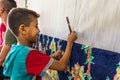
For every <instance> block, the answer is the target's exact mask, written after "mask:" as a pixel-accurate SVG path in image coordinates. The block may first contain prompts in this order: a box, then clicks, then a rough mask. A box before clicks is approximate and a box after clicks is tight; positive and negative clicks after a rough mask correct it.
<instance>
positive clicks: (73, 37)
mask: <svg viewBox="0 0 120 80" xmlns="http://www.w3.org/2000/svg"><path fill="white" fill-rule="evenodd" d="M76 39H77V33H76V32H75V31H73V32H71V33H70V34H69V35H68V38H67V41H68V42H70V43H73V42H74V41H75V40H76Z"/></svg>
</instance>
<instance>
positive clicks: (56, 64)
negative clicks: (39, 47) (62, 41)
mask: <svg viewBox="0 0 120 80" xmlns="http://www.w3.org/2000/svg"><path fill="white" fill-rule="evenodd" d="M76 39H77V34H76V33H75V32H71V33H70V35H69V36H68V39H67V46H66V50H65V53H64V55H63V56H62V58H61V59H60V60H59V61H57V60H54V61H53V63H52V65H51V66H50V67H49V68H50V69H54V70H60V71H63V70H64V69H66V66H67V65H68V62H69V58H70V53H71V49H72V45H73V42H74V41H75V40H76Z"/></svg>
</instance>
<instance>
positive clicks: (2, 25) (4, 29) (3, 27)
mask: <svg viewBox="0 0 120 80" xmlns="http://www.w3.org/2000/svg"><path fill="white" fill-rule="evenodd" d="M1 27H2V31H3V32H5V31H6V26H5V24H4V23H1Z"/></svg>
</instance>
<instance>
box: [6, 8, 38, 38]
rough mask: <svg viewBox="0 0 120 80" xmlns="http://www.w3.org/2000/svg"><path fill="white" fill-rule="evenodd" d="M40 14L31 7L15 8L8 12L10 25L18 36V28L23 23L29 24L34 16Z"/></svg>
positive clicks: (36, 16)
mask: <svg viewBox="0 0 120 80" xmlns="http://www.w3.org/2000/svg"><path fill="white" fill-rule="evenodd" d="M39 16H40V15H39V14H38V13H36V12H35V11H33V10H30V9H26V8H13V9H12V10H11V11H10V12H9V14H8V26H9V28H10V29H11V30H12V32H13V33H14V34H15V35H16V36H18V29H19V26H20V25H21V24H24V25H26V26H29V25H30V23H31V22H32V21H33V17H35V18H38V17H39Z"/></svg>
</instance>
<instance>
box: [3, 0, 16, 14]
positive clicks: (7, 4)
mask: <svg viewBox="0 0 120 80" xmlns="http://www.w3.org/2000/svg"><path fill="white" fill-rule="evenodd" d="M1 4H2V5H3V8H4V9H5V10H6V12H7V13H8V12H9V11H10V10H11V9H12V8H15V7H17V4H16V1H15V0H1Z"/></svg>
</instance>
